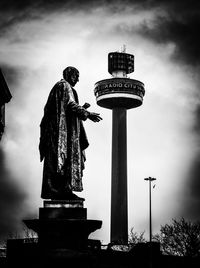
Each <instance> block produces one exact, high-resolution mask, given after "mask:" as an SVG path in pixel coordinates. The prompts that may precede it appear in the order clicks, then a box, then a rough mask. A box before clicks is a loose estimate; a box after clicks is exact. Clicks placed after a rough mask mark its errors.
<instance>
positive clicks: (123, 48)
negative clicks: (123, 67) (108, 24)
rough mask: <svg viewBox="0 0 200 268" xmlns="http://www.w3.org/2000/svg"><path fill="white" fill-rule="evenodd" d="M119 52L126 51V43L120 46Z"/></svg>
mask: <svg viewBox="0 0 200 268" xmlns="http://www.w3.org/2000/svg"><path fill="white" fill-rule="evenodd" d="M121 53H126V45H124V44H123V46H122V48H121Z"/></svg>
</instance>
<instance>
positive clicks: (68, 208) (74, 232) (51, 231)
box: [23, 200, 102, 249]
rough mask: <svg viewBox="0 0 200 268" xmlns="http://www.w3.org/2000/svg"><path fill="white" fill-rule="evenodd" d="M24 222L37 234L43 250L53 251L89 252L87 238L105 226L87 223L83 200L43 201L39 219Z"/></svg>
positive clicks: (91, 222) (100, 222)
mask: <svg viewBox="0 0 200 268" xmlns="http://www.w3.org/2000/svg"><path fill="white" fill-rule="evenodd" d="M23 222H24V223H25V224H26V226H27V227H28V228H30V229H32V230H33V231H35V232H36V233H37V234H38V245H39V246H40V247H42V248H52V249H59V248H65V249H86V248H87V246H88V236H89V235H90V234H91V233H92V232H94V231H96V230H97V229H100V228H101V225H102V221H97V220H88V219H87V209H86V208H84V207H83V200H53V201H44V207H42V208H40V209H39V219H32V220H24V221H23Z"/></svg>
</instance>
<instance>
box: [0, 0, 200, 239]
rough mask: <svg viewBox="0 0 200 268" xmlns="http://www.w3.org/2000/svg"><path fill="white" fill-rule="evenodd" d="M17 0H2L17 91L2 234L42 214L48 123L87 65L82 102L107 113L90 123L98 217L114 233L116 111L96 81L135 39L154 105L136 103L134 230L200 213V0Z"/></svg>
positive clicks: (9, 112) (0, 152)
mask: <svg viewBox="0 0 200 268" xmlns="http://www.w3.org/2000/svg"><path fill="white" fill-rule="evenodd" d="M46 2H47V1H44V0H35V1H25V0H24V1H14V0H13V1H12V0H6V1H4V0H2V1H1V3H0V18H1V19H0V67H1V69H2V71H3V73H4V76H5V78H6V81H7V83H8V86H9V88H10V91H11V94H12V96H13V98H12V100H11V101H10V103H8V104H7V105H6V130H5V133H4V136H3V139H2V141H1V144H0V146H1V147H0V174H1V178H0V213H1V215H0V219H1V220H0V230H1V231H0V232H1V233H0V235H3V234H5V233H7V232H10V231H13V230H16V229H18V228H21V220H22V219H25V218H35V217H38V208H39V207H40V206H42V199H41V198H40V191H41V182H42V168H43V164H42V163H40V162H39V152H38V141H39V124H40V120H41V118H42V115H43V107H44V105H45V102H46V100H47V97H48V94H49V91H50V89H51V88H52V86H53V85H54V84H55V83H56V82H57V81H58V80H60V79H61V78H62V70H63V69H64V68H65V67H66V66H68V65H72V66H75V67H76V68H78V69H79V71H80V81H79V83H78V84H77V85H76V89H77V91H78V94H79V99H80V103H81V104H84V102H89V103H90V104H91V108H90V111H96V112H99V113H100V114H101V116H102V117H103V121H101V122H100V123H98V124H95V123H93V122H91V121H88V122H87V121H86V122H85V128H86V131H87V134H88V138H89V141H90V147H89V148H88V149H87V151H86V154H87V163H86V169H85V172H84V180H83V183H84V191H83V192H82V193H81V194H80V195H81V196H83V197H85V198H86V201H85V207H87V209H88V218H91V219H99V220H102V221H103V225H102V228H101V230H99V231H96V232H95V233H94V234H93V238H96V239H100V240H101V241H102V242H103V243H108V242H109V239H110V227H109V225H110V197H111V196H110V193H111V134H112V129H111V124H112V121H111V119H112V117H111V116H112V112H111V111H110V110H107V109H103V108H101V107H98V106H97V105H96V100H95V96H94V84H95V82H97V81H98V80H101V79H106V78H110V75H109V73H108V71H107V55H108V53H109V52H112V51H117V50H120V48H121V47H122V46H123V45H124V44H125V45H126V47H127V53H130V54H134V55H135V72H134V73H133V74H131V75H130V77H131V78H133V79H137V80H140V81H142V82H143V83H144V84H145V90H146V94H145V97H144V103H143V105H142V106H141V107H139V108H137V109H135V110H129V111H128V120H127V121H128V200H129V202H128V208H129V228H131V227H134V229H135V231H137V232H141V231H144V230H145V231H146V235H148V184H147V182H145V181H144V178H145V177H149V176H153V177H156V178H157V181H156V187H155V188H154V189H153V192H152V213H153V231H154V232H157V231H158V230H159V228H160V225H161V224H165V223H167V222H170V221H171V219H172V218H180V217H185V218H186V219H189V220H199V218H200V211H199V207H200V180H199V170H200V158H199V157H200V139H199V133H200V95H199V84H200V83H199V82H200V81H199V69H200V68H199V66H200V64H199V60H200V41H199V38H198V35H199V34H198V29H199V26H200V3H199V1H195V0H194V1H192V0H190V1H184V0H182V1H181V0H176V1H166V0H162V1H157V0H146V1H145V0H143V1H137V0H136V1H134V0H133V1H117V0H116V1H106V0H105V1H100V0H99V1H81V0H79V1H61V0H57V1H53V0H51V1H48V4H47V3H46Z"/></svg>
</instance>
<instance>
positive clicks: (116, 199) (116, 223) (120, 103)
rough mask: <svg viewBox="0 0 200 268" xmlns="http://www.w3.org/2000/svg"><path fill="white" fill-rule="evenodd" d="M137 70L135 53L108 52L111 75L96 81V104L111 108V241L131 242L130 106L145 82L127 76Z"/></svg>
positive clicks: (135, 103) (140, 95)
mask: <svg viewBox="0 0 200 268" xmlns="http://www.w3.org/2000/svg"><path fill="white" fill-rule="evenodd" d="M133 71H134V56H133V55H132V54H127V53H125V51H123V52H111V53H109V54H108V72H109V73H110V74H111V75H112V78H110V79H105V80H101V81H98V82H97V83H96V84H95V90H94V92H95V96H96V101H97V104H98V105H99V106H101V107H104V108H107V109H111V110H112V174H111V176H112V179H111V181H112V182H111V230H110V234H111V242H115V243H122V244H123V243H124V244H126V243H127V242H128V205H127V203H128V202H127V127H126V124H127V123H126V121H127V120H126V117H127V116H126V114H127V109H131V108H136V107H138V106H140V105H142V102H143V97H144V94H145V90H144V84H143V83H142V82H140V81H138V80H134V79H130V78H127V74H129V73H132V72H133Z"/></svg>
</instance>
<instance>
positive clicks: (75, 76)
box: [64, 71, 79, 86]
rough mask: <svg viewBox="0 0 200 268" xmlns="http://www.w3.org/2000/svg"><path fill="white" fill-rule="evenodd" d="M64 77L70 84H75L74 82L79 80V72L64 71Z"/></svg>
mask: <svg viewBox="0 0 200 268" xmlns="http://www.w3.org/2000/svg"><path fill="white" fill-rule="evenodd" d="M64 78H65V79H66V81H67V82H69V83H70V85H71V86H75V85H76V83H77V82H78V81H79V72H78V71H72V72H70V73H65V75H64Z"/></svg>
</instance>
